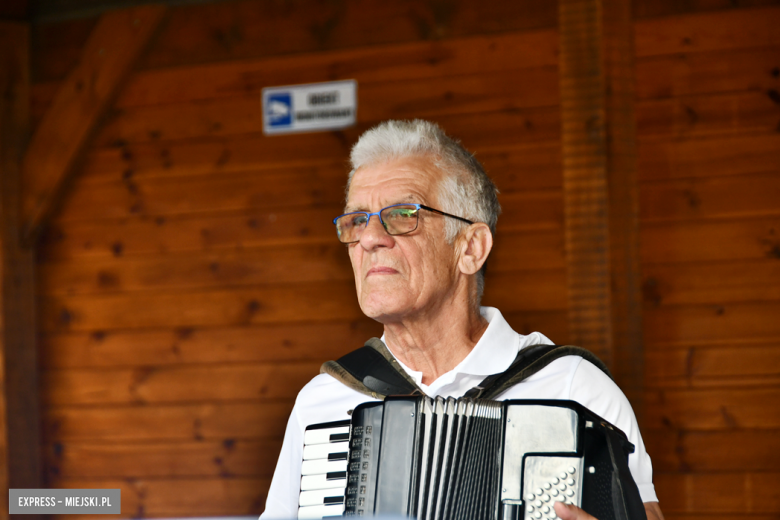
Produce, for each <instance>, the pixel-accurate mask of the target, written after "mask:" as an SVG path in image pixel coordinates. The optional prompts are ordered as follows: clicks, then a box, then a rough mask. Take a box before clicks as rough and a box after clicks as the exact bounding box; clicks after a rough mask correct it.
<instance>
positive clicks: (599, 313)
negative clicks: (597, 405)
mask: <svg viewBox="0 0 780 520" xmlns="http://www.w3.org/2000/svg"><path fill="white" fill-rule="evenodd" d="M558 19H559V21H558V27H559V34H560V41H561V57H560V61H559V70H560V74H559V83H560V85H559V89H560V91H561V121H562V132H561V143H562V153H563V194H564V214H565V218H564V229H565V231H564V233H565V235H564V236H565V248H566V262H567V294H568V307H569V332H570V334H571V337H572V340H573V341H574V343H576V344H578V345H581V346H583V347H585V348H587V349H589V350H591V351H593V352H594V353H595V354H596V355H598V356H599V357H600V358H601V359H602V360H603V361H604V362H605V363H606V364H607V366H609V367H610V370H611V371H612V373H613V374H614V376H615V380H616V382H617V383H618V384H619V385H620V386H621V388H622V389H623V391H624V393H625V394H626V396H627V397H628V399H629V400H630V401H631V403H632V405H633V407H634V411H635V412H636V414H637V416H638V417H640V418H641V416H642V409H643V406H642V396H643V393H642V384H643V376H642V370H643V368H642V367H643V353H642V305H641V293H640V284H641V280H640V271H639V255H638V251H639V218H638V215H639V206H638V188H637V182H638V174H637V151H636V122H635V115H634V102H635V98H636V95H635V94H636V90H635V83H634V48H633V42H634V35H633V22H632V18H631V3H630V2H629V1H627V0H603V1H601V0H559V2H558Z"/></svg>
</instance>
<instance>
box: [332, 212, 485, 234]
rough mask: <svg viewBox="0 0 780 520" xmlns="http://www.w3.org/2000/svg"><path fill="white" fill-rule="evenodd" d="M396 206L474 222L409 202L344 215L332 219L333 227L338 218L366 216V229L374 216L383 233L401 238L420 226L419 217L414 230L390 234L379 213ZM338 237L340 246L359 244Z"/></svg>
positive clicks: (468, 222) (469, 222) (470, 222)
mask: <svg viewBox="0 0 780 520" xmlns="http://www.w3.org/2000/svg"><path fill="white" fill-rule="evenodd" d="M398 206H414V207H415V209H416V210H417V211H418V212H419V211H420V210H421V209H424V210H427V211H430V212H432V213H438V214H439V215H444V216H445V217H450V218H454V219H457V220H460V221H461V222H466V223H467V224H473V223H474V222H472V221H471V220H469V219H466V218H463V217H459V216H457V215H452V214H450V213H445V212H444V211H442V210H440V209H436V208H432V207H430V206H426V205H425V204H415V203H411V202H410V203H406V204H403V203H401V204H391V205H390V206H385V207H384V208H382V209H380V210H379V211H377V212H375V213H369V212H368V211H351V212H349V213H344V214H343V215H339V216H338V217H336V218H334V219H333V225H334V226H337V225H338V224H336V222H338V220H339V219H340V218H342V217H346V216H347V215H365V216H366V227H368V225H369V224H370V223H371V217H373V216H374V215H376V216H377V217H378V218H379V222H380V223H381V224H382V227H383V228H384V230H385V232H386V233H387V234H388V235H390V236H394V237H397V236H401V235H408V234H409V233H411V232H412V231H415V230H416V229H417V226H419V225H420V217H419V215H418V216H417V223H416V224H415V226H414V228H412V229H410V230H409V231H404V232H403V233H390V231H389V230H388V229H387V225H386V224H385V221H384V220H382V215H381V213H382V212H383V211H384V210H386V209H389V208H396V207H398ZM364 229H365V228H364ZM336 231H337V234H338V229H337V230H336ZM338 236H339V242H341V243H342V244H355V243H357V242H360V239H359V238H358V239H357V240H353V241H351V242H343V241H342V240H341V235H338ZM361 236H362V232H361Z"/></svg>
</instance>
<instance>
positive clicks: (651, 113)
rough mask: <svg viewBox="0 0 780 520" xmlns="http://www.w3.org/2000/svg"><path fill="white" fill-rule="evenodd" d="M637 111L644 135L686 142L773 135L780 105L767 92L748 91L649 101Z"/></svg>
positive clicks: (641, 134)
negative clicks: (686, 139)
mask: <svg viewBox="0 0 780 520" xmlns="http://www.w3.org/2000/svg"><path fill="white" fill-rule="evenodd" d="M636 111H637V114H636V117H637V133H638V134H639V135H640V136H642V137H666V138H667V139H669V138H670V137H673V138H675V139H683V138H691V137H705V136H713V137H717V136H718V135H724V134H725V135H735V136H739V135H740V134H742V133H749V134H753V133H762V134H768V133H771V132H773V131H775V130H776V129H777V121H778V116H780V105H779V104H778V103H777V102H775V101H773V100H772V96H771V95H769V94H768V93H767V92H757V91H748V92H726V93H719V94H702V95H693V96H681V97H675V98H661V99H646V100H643V101H641V102H639V103H637V105H636Z"/></svg>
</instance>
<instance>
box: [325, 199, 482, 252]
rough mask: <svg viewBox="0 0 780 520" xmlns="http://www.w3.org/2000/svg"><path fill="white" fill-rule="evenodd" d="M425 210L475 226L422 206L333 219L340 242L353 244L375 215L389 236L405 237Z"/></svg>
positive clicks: (390, 208) (396, 207) (409, 205)
mask: <svg viewBox="0 0 780 520" xmlns="http://www.w3.org/2000/svg"><path fill="white" fill-rule="evenodd" d="M421 209H424V210H427V211H431V212H433V213H438V214H439V215H444V216H445V217H451V218H455V219H458V220H460V221H462V222H466V223H468V224H473V222H472V221H470V220H467V219H465V218H462V217H457V216H455V215H450V214H449V213H444V212H443V211H439V210H438V209H433V208H430V207H428V206H424V205H422V204H393V205H392V206H387V207H386V208H382V209H380V210H379V211H377V212H376V213H368V212H366V211H353V212H352V213H345V214H344V215H341V216H338V217H336V218H334V219H333V223H334V224H335V225H336V232H337V233H338V235H339V240H340V241H341V242H342V243H344V244H353V243H355V242H357V241H359V240H360V237H361V236H362V235H363V231H364V230H365V229H366V227H367V226H368V223H369V221H370V220H371V217H373V216H374V215H376V216H378V217H379V222H381V223H382V227H384V228H385V231H387V234H388V235H393V236H395V235H405V234H407V233H411V232H412V231H414V230H415V229H417V224H418V223H419V220H420V218H419V213H420V210H421Z"/></svg>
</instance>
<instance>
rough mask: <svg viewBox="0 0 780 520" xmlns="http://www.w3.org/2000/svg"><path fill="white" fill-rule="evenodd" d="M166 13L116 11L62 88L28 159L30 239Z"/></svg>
mask: <svg viewBox="0 0 780 520" xmlns="http://www.w3.org/2000/svg"><path fill="white" fill-rule="evenodd" d="M164 11H165V9H164V8H163V7H161V6H152V5H149V6H143V7H137V8H133V9H128V10H125V11H112V12H110V13H107V14H105V15H103V17H101V20H100V22H98V25H97V26H96V28H95V30H94V32H93V34H92V35H91V36H90V39H89V41H88V42H87V43H86V45H85V47H84V51H83V57H82V60H81V61H80V63H79V65H78V66H77V67H76V68H75V69H74V70H73V71H72V72H71V73H70V75H69V76H68V79H67V80H65V82H64V83H63V84H62V85H61V87H60V89H59V91H58V93H57V96H56V97H55V99H54V100H53V102H52V105H51V107H50V108H49V111H48V112H47V115H46V116H45V118H44V120H43V121H42V122H41V124H40V125H39V126H38V128H37V130H36V132H35V134H34V136H33V138H32V141H31V142H30V144H29V146H28V148H27V152H26V154H25V157H24V163H23V171H24V180H25V185H24V201H23V212H24V220H25V227H26V230H25V233H26V235H27V237H28V238H29V237H30V236H33V235H37V232H38V230H39V228H40V227H41V226H42V225H43V224H44V223H45V219H46V218H47V217H48V215H49V214H50V213H51V211H52V208H53V206H54V205H55V204H56V203H57V200H58V199H59V198H60V197H61V191H62V186H63V185H64V184H65V181H66V179H67V176H68V175H69V174H70V172H71V171H72V169H73V168H74V165H75V164H76V162H77V161H78V159H79V156H80V155H81V153H82V151H83V150H84V149H85V147H86V145H87V143H88V140H89V137H90V135H91V134H92V132H93V130H94V128H95V127H96V126H97V123H98V121H99V120H100V118H101V117H102V116H103V114H104V113H105V111H106V109H107V108H108V106H109V103H110V102H111V101H112V100H113V98H114V95H115V93H116V91H117V90H118V88H119V85H121V83H122V80H123V79H124V78H125V76H126V75H127V74H128V72H129V71H130V70H131V69H132V67H133V64H134V63H135V61H136V59H137V58H138V56H139V55H140V53H141V51H142V50H143V49H144V47H145V46H146V44H147V43H148V41H149V40H150V38H151V36H152V34H153V33H154V31H155V29H156V27H157V25H158V24H159V22H160V20H161V18H162V15H163V12H164Z"/></svg>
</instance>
